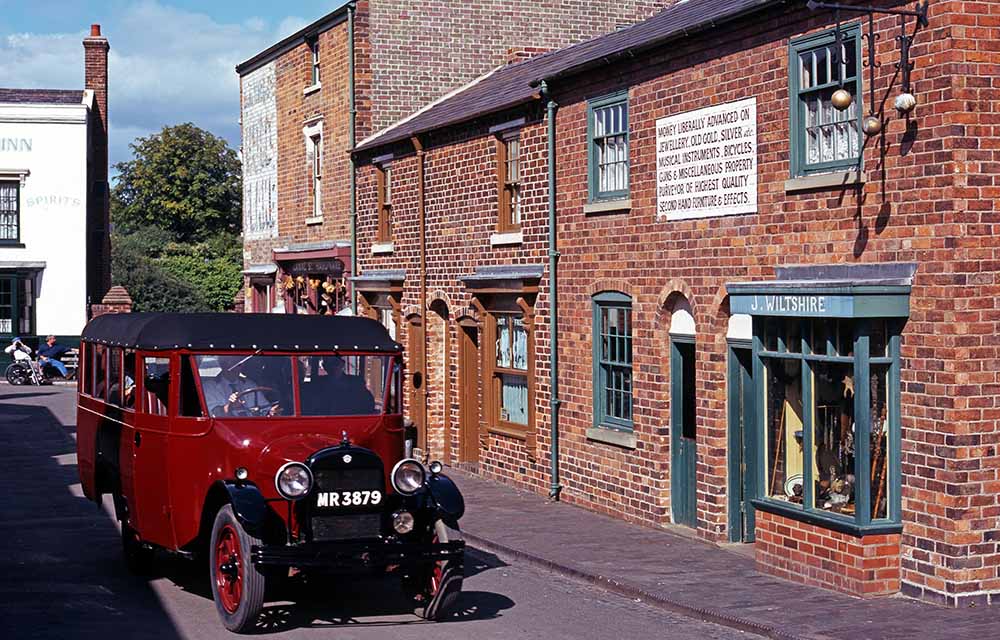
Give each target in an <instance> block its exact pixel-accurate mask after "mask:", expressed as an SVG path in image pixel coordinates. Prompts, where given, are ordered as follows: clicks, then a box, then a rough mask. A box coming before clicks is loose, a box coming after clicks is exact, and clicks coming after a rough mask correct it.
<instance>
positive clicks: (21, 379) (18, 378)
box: [6, 362, 31, 385]
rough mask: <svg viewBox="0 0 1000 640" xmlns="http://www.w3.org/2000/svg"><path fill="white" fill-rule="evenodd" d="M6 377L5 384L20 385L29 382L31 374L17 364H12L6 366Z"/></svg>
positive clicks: (21, 365)
mask: <svg viewBox="0 0 1000 640" xmlns="http://www.w3.org/2000/svg"><path fill="white" fill-rule="evenodd" d="M6 376H7V382H9V383H11V384H16V385H21V384H28V383H29V382H31V372H30V371H29V370H28V368H27V367H25V366H24V365H23V364H20V363H18V362H12V363H11V364H9V365H7V371H6Z"/></svg>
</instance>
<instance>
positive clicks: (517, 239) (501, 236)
mask: <svg viewBox="0 0 1000 640" xmlns="http://www.w3.org/2000/svg"><path fill="white" fill-rule="evenodd" d="M522 242H524V233H522V232H521V231H510V232H507V233H494V234H493V235H491V236H490V246H491V247H504V246H509V245H515V244H521V243H522Z"/></svg>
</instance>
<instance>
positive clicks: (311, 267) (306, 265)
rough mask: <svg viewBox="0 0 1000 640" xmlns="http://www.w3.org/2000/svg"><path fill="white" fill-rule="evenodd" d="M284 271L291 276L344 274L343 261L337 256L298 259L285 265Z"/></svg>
mask: <svg viewBox="0 0 1000 640" xmlns="http://www.w3.org/2000/svg"><path fill="white" fill-rule="evenodd" d="M285 273H288V274H291V275H293V276H307V275H310V274H312V275H317V274H322V275H329V276H333V277H334V278H339V277H341V276H342V275H344V261H343V260H340V259H338V258H330V259H316V260H299V261H297V262H292V263H291V264H289V265H288V266H287V267H285Z"/></svg>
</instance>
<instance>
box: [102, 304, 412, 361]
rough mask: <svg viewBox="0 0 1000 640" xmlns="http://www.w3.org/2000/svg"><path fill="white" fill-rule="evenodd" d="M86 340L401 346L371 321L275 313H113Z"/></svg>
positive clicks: (293, 347)
mask: <svg viewBox="0 0 1000 640" xmlns="http://www.w3.org/2000/svg"><path fill="white" fill-rule="evenodd" d="M82 339H83V340H84V341H88V342H98V343H101V344H106V345H110V346H121V347H133V348H137V349H154V350H155V349H177V348H181V349H241V350H250V349H253V350H256V349H260V350H263V351H388V352H396V351H399V350H400V349H402V346H401V345H400V344H399V343H397V342H395V341H394V340H393V339H392V338H390V337H389V333H388V332H387V331H386V330H385V327H383V326H382V325H381V324H379V323H378V322H376V321H375V320H372V319H370V318H361V317H352V316H313V315H292V314H271V313H109V314H106V315H103V316H98V317H96V318H94V319H93V320H91V321H90V323H88V324H87V326H86V328H85V329H84V330H83V336H82Z"/></svg>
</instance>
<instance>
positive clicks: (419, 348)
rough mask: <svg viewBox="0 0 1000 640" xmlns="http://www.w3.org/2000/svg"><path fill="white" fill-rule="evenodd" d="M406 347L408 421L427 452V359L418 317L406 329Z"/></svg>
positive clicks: (420, 320)
mask: <svg viewBox="0 0 1000 640" xmlns="http://www.w3.org/2000/svg"><path fill="white" fill-rule="evenodd" d="M406 333H407V336H406V338H407V343H408V344H407V347H408V351H409V355H410V361H409V363H408V364H409V367H408V369H409V378H410V419H411V420H413V424H414V425H415V426H416V427H417V446H418V447H420V449H422V450H423V451H424V452H426V451H427V359H426V357H425V355H426V354H425V353H424V325H423V320H422V319H421V318H420V317H416V318H413V319H412V320H411V321H410V324H409V326H408V327H407V332H406Z"/></svg>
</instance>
